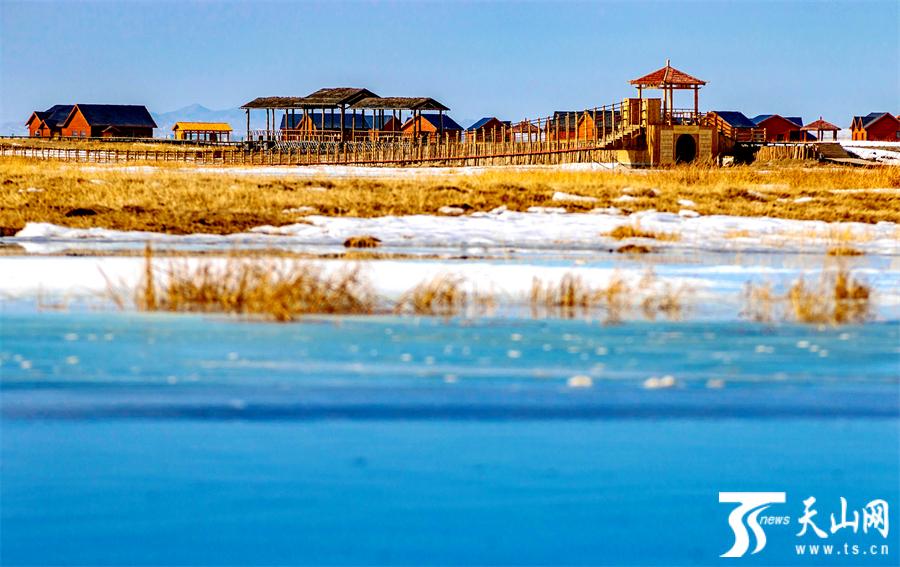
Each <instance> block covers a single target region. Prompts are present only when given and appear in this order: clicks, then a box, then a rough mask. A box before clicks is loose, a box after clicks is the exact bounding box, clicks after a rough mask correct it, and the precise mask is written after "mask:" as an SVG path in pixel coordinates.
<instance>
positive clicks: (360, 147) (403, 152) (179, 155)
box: [0, 140, 616, 167]
mask: <svg viewBox="0 0 900 567" xmlns="http://www.w3.org/2000/svg"><path fill="white" fill-rule="evenodd" d="M0 156H15V157H26V158H34V159H49V160H59V161H66V162H75V163H151V164H159V163H190V164H196V165H244V166H254V165H257V166H258V165H266V166H269V165H271V166H304V165H359V166H410V165H426V166H429V165H430V166H448V167H465V166H482V165H555V164H564V163H588V162H603V163H609V162H614V161H616V151H615V150H611V149H606V148H601V147H598V144H597V143H596V142H594V141H573V140H558V141H541V142H537V141H532V142H477V143H476V142H472V143H452V144H400V143H385V144H378V143H371V142H369V143H367V142H345V143H320V144H314V145H312V146H309V147H302V146H300V147H276V148H274V149H268V150H248V149H243V148H209V149H208V148H204V149H190V150H188V149H177V148H174V149H168V148H167V149H153V150H151V149H140V147H139V146H137V147H135V149H109V148H79V147H53V146H48V145H43V144H34V145H30V144H8V143H0Z"/></svg>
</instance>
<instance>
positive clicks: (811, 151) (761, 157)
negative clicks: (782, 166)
mask: <svg viewBox="0 0 900 567" xmlns="http://www.w3.org/2000/svg"><path fill="white" fill-rule="evenodd" d="M780 159H800V160H805V159H819V149H818V148H817V147H816V145H815V144H784V145H776V146H763V147H761V148H759V152H757V154H756V160H757V161H773V160H780Z"/></svg>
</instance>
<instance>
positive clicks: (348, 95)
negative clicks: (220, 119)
mask: <svg viewBox="0 0 900 567" xmlns="http://www.w3.org/2000/svg"><path fill="white" fill-rule="evenodd" d="M372 97H374V98H378V95H376V94H375V93H373V92H372V91H370V90H368V89H362V88H353V87H340V88H326V89H319V90H317V91H316V92H314V93H311V94H310V95H308V96H304V97H297V96H269V97H259V98H255V99H253V100H251V101H250V102H248V103H246V104H244V105H243V106H241V108H243V109H244V110H246V111H247V139H248V140H249V139H250V111H251V110H253V109H259V110H265V111H266V136H265V137H266V139H272V138H274V137H275V133H276V132H277V131H278V126H277V124H276V118H277V113H278V111H283V112H284V120H285V125H286V126H289V127H290V126H293V125H294V124H295V123H296V117H297V111H298V110H299V111H302V113H303V115H304V116H307V115H308V114H309V111H310V110H312V109H318V110H321V114H320V119H321V128H322V129H323V130H324V129H325V114H326V112H325V111H326V110H327V111H329V112H330V113H331V117H330V123H331V124H334V121H335V120H334V118H335V113H336V111H337V113H338V114H339V115H340V127H339V128H338V129H339V130H340V132H341V135H342V136H343V133H344V130H345V127H344V126H345V116H346V111H347V109H348V108H349V106H350V105H351V104H353V103H355V102H357V101H359V100H362V99H365V98H372Z"/></svg>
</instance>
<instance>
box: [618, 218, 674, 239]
mask: <svg viewBox="0 0 900 567" xmlns="http://www.w3.org/2000/svg"><path fill="white" fill-rule="evenodd" d="M606 236H610V237H612V238H615V239H616V240H625V239H626V238H652V239H653V240H678V239H679V238H680V236H679V235H678V234H675V233H673V232H654V231H652V230H646V229H643V228H641V223H640V222H635V223H634V224H623V225H619V226H617V227H616V228H614V229H613V230H612V231H611V232H610V233H609V234H607V235H606Z"/></svg>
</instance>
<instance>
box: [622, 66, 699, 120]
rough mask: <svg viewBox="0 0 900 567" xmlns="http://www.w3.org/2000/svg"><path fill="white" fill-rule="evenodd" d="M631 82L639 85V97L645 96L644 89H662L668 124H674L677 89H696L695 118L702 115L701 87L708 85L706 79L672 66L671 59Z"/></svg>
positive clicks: (665, 116)
mask: <svg viewBox="0 0 900 567" xmlns="http://www.w3.org/2000/svg"><path fill="white" fill-rule="evenodd" d="M631 84H632V85H634V86H635V87H637V91H638V98H641V99H642V98H644V95H643V91H644V89H660V90H661V91H662V92H663V101H662V107H663V119H664V120H665V122H666V124H669V125H672V123H673V111H674V109H675V96H674V94H675V91H677V90H693V91H694V113H693V119H694V120H697V118H698V117H699V115H700V94H699V93H700V87H702V86H704V85H706V81H702V80H700V79H698V78H696V77H692V76H690V75H688V74H687V73H685V72H684V71H679V70H678V69H676V68H675V67H672V65H671V63H670V61H669V60H668V59H666V66H665V67H663V68H661V69H657V70H656V71H653V72H652V73H649V74H647V75H644V76H643V77H640V78H638V79H634V80H633V81H631Z"/></svg>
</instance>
